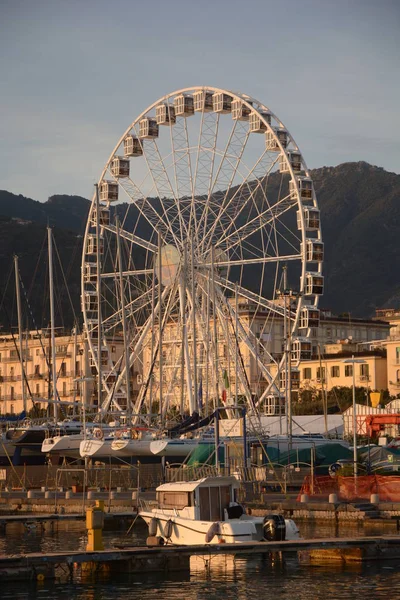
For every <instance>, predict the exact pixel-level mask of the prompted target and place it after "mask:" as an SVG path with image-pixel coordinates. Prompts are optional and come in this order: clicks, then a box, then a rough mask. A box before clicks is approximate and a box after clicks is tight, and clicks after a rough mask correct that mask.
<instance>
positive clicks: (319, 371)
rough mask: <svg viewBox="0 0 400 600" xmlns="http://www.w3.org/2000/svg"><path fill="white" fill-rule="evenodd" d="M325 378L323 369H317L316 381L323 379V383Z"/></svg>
mask: <svg viewBox="0 0 400 600" xmlns="http://www.w3.org/2000/svg"><path fill="white" fill-rule="evenodd" d="M325 377H326V373H325V367H318V368H317V379H323V380H324V381H325Z"/></svg>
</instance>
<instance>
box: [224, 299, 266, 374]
mask: <svg viewBox="0 0 400 600" xmlns="http://www.w3.org/2000/svg"><path fill="white" fill-rule="evenodd" d="M217 294H218V297H219V300H220V302H222V303H224V304H225V306H226V309H227V311H228V312H229V313H230V316H231V318H234V316H235V315H234V311H233V308H232V306H230V304H229V302H227V299H226V297H225V296H223V295H222V293H221V290H218V291H217ZM240 294H241V292H240ZM237 328H238V332H237V334H238V336H239V338H240V339H241V340H242V342H243V343H244V344H245V345H246V346H247V349H248V350H249V352H250V354H251V355H252V357H253V359H255V360H256V362H257V365H258V367H259V369H260V371H261V372H262V373H263V375H264V376H265V378H266V379H267V380H268V381H269V382H271V381H272V379H273V378H272V375H271V373H270V371H269V370H268V368H267V367H266V366H265V365H264V363H263V362H262V361H260V360H259V354H258V353H257V349H256V346H255V344H254V343H253V342H252V338H254V334H252V332H251V331H249V330H247V331H246V328H245V326H244V325H243V324H242V322H241V321H240V320H239V319H237ZM269 358H270V360H271V361H273V362H274V359H273V358H272V356H271V355H269Z"/></svg>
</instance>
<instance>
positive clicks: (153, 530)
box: [149, 517, 158, 537]
mask: <svg viewBox="0 0 400 600" xmlns="http://www.w3.org/2000/svg"><path fill="white" fill-rule="evenodd" d="M157 526H158V519H156V518H155V517H153V518H152V519H151V520H150V523H149V536H150V537H154V536H156V535H157Z"/></svg>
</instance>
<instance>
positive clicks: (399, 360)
mask: <svg viewBox="0 0 400 600" xmlns="http://www.w3.org/2000/svg"><path fill="white" fill-rule="evenodd" d="M396 364H397V365H400V346H397V348H396Z"/></svg>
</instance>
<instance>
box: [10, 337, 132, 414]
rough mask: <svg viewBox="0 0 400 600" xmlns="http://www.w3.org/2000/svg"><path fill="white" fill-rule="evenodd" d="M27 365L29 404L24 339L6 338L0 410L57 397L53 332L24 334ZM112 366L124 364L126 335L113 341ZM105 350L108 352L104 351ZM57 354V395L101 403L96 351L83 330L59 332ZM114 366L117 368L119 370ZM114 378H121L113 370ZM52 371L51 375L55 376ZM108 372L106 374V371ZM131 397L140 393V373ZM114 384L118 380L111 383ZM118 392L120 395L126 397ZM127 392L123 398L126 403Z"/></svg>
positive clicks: (14, 410) (68, 401) (70, 401)
mask: <svg viewBox="0 0 400 600" xmlns="http://www.w3.org/2000/svg"><path fill="white" fill-rule="evenodd" d="M22 346H23V349H22V355H23V366H24V372H25V381H24V385H25V406H24V399H23V396H24V394H23V381H22V368H21V360H20V354H19V340H18V337H17V336H13V335H11V334H7V335H2V336H1V337H0V414H20V413H21V412H22V411H23V410H27V411H29V410H31V409H32V408H33V405H34V404H35V405H37V406H38V407H40V408H46V407H47V406H48V405H49V401H50V403H51V402H52V400H53V398H54V394H53V386H52V381H51V372H52V368H51V357H52V348H51V338H50V332H49V331H38V332H37V331H30V332H27V333H25V334H24V336H23V344H22ZM105 351H107V365H106V366H104V365H103V371H104V370H105V368H106V367H107V368H108V369H110V365H116V364H117V365H118V364H119V365H120V360H121V356H122V353H123V342H122V339H114V340H107V347H105V348H104V352H105ZM102 353H103V351H102ZM55 357H56V373H57V385H56V388H57V397H58V399H59V403H60V405H63V406H65V408H66V409H67V408H68V406H73V405H74V403H78V404H81V403H82V402H84V403H85V405H86V406H93V407H95V406H96V405H97V400H98V396H97V379H96V374H97V370H96V368H95V366H94V363H93V360H92V358H91V356H90V352H89V347H88V343H87V341H86V339H85V336H84V335H83V334H77V335H75V334H74V332H73V331H72V332H70V333H68V334H67V333H66V332H60V331H59V332H57V334H56V336H55ZM120 368H121V367H120V366H119V367H118V369H117V370H115V368H114V372H115V373H118V371H119V369H120ZM107 373H108V375H107V377H108V380H109V381H111V380H112V376H113V377H114V379H113V381H115V380H116V378H117V376H116V375H115V374H113V370H112V367H111V370H109V372H107ZM49 374H50V375H49ZM103 374H104V373H103ZM131 374H132V376H131V397H132V399H135V398H136V397H137V394H138V389H139V386H138V383H137V372H136V371H135V369H134V368H133V369H132V372H131ZM109 385H112V384H109ZM120 395H121V394H120V392H118V393H116V397H117V396H118V397H119V396H120ZM124 402H125V407H126V396H125V394H124V398H122V399H121V398H119V404H120V406H121V405H123V404H124Z"/></svg>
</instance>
